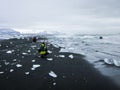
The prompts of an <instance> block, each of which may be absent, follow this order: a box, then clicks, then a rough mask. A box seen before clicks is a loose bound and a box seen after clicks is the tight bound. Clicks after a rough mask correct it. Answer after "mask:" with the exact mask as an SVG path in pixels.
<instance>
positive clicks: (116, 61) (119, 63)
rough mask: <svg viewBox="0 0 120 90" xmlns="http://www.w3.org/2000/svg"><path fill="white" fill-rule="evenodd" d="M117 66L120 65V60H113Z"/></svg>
mask: <svg viewBox="0 0 120 90" xmlns="http://www.w3.org/2000/svg"><path fill="white" fill-rule="evenodd" d="M113 62H114V64H115V66H117V67H119V66H120V60H115V59H114V60H113Z"/></svg>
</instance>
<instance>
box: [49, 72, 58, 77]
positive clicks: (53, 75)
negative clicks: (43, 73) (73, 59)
mask: <svg viewBox="0 0 120 90" xmlns="http://www.w3.org/2000/svg"><path fill="white" fill-rule="evenodd" d="M49 75H50V76H51V77H53V78H56V77H57V75H56V74H55V73H54V72H53V71H50V72H49Z"/></svg>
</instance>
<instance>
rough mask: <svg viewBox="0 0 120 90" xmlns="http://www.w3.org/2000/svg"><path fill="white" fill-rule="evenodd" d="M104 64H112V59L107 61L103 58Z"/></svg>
mask: <svg viewBox="0 0 120 90" xmlns="http://www.w3.org/2000/svg"><path fill="white" fill-rule="evenodd" d="M104 62H105V63H107V64H113V60H112V59H108V58H105V59H104Z"/></svg>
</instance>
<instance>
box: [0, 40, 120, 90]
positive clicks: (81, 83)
mask: <svg viewBox="0 0 120 90" xmlns="http://www.w3.org/2000/svg"><path fill="white" fill-rule="evenodd" d="M0 44H1V46H0V72H1V73H0V90H120V88H119V87H118V86H117V85H116V84H115V83H114V82H113V81H112V80H110V79H109V78H108V77H105V76H103V75H101V74H100V72H99V71H97V70H96V69H95V68H94V67H93V65H91V64H89V63H88V62H87V61H86V60H84V56H82V55H79V54H73V53H60V52H59V50H60V48H55V47H54V46H53V45H51V44H48V50H50V51H51V53H50V54H49V55H48V56H47V57H46V58H44V59H43V58H40V56H39V54H38V53H37V50H38V48H39V46H40V42H36V43H33V42H32V40H31V39H19V40H18V39H10V40H4V41H1V42H0ZM7 51H11V53H10V52H8V53H7ZM69 55H70V56H71V55H72V56H73V58H70V57H69ZM51 58H52V60H50V61H49V60H48V59H51ZM18 64H20V65H22V66H21V67H17V66H16V65H18ZM36 64H37V65H40V67H38V68H36V69H35V70H32V67H33V65H36ZM50 71H53V72H54V73H55V74H56V75H57V77H52V76H50V75H49V73H50Z"/></svg>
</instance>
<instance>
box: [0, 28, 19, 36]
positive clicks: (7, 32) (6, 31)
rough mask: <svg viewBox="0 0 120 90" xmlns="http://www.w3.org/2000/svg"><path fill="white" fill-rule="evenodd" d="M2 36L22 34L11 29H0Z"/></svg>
mask: <svg viewBox="0 0 120 90" xmlns="http://www.w3.org/2000/svg"><path fill="white" fill-rule="evenodd" d="M0 34H1V35H15V34H20V32H17V31H15V30H13V29H10V28H0Z"/></svg>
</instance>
